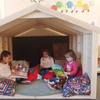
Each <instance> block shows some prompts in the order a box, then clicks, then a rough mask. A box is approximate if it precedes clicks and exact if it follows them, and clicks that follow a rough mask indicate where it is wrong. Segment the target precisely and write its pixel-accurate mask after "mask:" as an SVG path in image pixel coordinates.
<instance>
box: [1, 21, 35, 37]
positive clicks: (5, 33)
mask: <svg viewBox="0 0 100 100" xmlns="http://www.w3.org/2000/svg"><path fill="white" fill-rule="evenodd" d="M34 22H36V21H30V20H27V21H24V22H23V23H20V24H18V25H15V26H13V27H11V28H9V29H8V30H6V31H4V32H2V33H1V34H0V35H1V36H7V34H11V33H14V32H16V31H18V30H20V28H23V27H25V26H29V25H30V24H33V23H34Z"/></svg>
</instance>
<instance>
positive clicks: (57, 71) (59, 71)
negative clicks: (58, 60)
mask: <svg viewBox="0 0 100 100" xmlns="http://www.w3.org/2000/svg"><path fill="white" fill-rule="evenodd" d="M51 67H52V69H53V71H54V73H55V74H56V76H66V77H67V75H65V74H64V70H63V68H62V66H60V65H57V64H53V65H52V66H51Z"/></svg>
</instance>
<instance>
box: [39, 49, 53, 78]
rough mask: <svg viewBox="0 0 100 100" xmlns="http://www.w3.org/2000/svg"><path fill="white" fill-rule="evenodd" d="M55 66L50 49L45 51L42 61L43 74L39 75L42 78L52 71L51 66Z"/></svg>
mask: <svg viewBox="0 0 100 100" xmlns="http://www.w3.org/2000/svg"><path fill="white" fill-rule="evenodd" d="M53 64H54V60H53V58H52V57H51V56H49V51H48V49H43V57H42V58H41V60H40V67H41V72H40V73H39V74H40V75H41V76H42V78H43V77H44V75H45V74H46V73H47V72H49V71H50V70H51V65H53Z"/></svg>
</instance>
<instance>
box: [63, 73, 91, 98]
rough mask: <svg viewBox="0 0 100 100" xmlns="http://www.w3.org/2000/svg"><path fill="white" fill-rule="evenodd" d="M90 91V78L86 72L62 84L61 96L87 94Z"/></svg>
mask: <svg viewBox="0 0 100 100" xmlns="http://www.w3.org/2000/svg"><path fill="white" fill-rule="evenodd" d="M90 92H91V85H90V79H89V77H88V75H87V74H84V75H82V76H78V77H75V78H72V79H70V80H68V81H67V82H66V83H65V84H64V86H63V96H64V97H69V96H74V95H76V94H78V95H89V94H90Z"/></svg>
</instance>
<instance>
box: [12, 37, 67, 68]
mask: <svg viewBox="0 0 100 100" xmlns="http://www.w3.org/2000/svg"><path fill="white" fill-rule="evenodd" d="M12 40H13V59H14V60H27V61H29V63H30V67H33V66H35V65H37V64H39V63H40V58H41V57H42V48H43V47H47V48H48V49H49V52H50V55H51V56H53V44H56V43H68V44H69V36H49V37H13V39H12Z"/></svg>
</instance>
